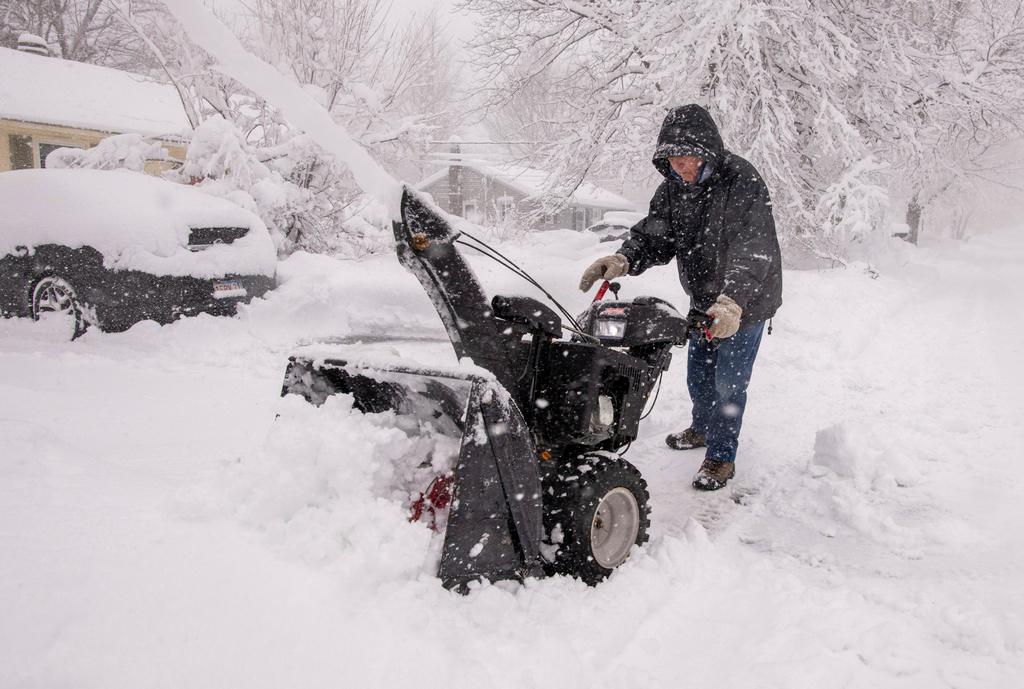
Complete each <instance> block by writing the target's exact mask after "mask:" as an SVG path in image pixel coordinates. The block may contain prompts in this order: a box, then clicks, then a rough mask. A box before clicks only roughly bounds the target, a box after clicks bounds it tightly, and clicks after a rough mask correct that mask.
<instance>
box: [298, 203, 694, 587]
mask: <svg viewBox="0 0 1024 689" xmlns="http://www.w3.org/2000/svg"><path fill="white" fill-rule="evenodd" d="M401 214H402V220H401V222H395V223H394V224H393V229H394V233H395V240H396V246H397V251H398V258H399V261H400V262H401V263H402V265H403V266H405V267H406V268H407V269H408V270H409V271H411V272H412V273H413V275H415V276H416V277H417V278H418V279H419V281H420V284H421V285H422V286H423V289H424V290H425V291H426V292H427V294H428V295H429V296H430V298H431V300H432V302H433V304H434V306H435V307H436V309H437V312H438V315H439V316H440V317H441V320H442V322H443V323H444V325H445V328H446V330H447V333H448V336H449V338H450V339H451V342H452V346H453V347H454V348H455V353H456V355H457V356H458V358H459V359H460V360H463V361H464V360H465V359H467V358H468V359H471V360H472V362H473V364H475V366H455V367H451V368H450V369H446V368H444V367H431V368H419V367H412V366H409V365H407V364H401V363H399V364H385V365H380V364H376V365H374V364H370V363H366V362H358V361H346V360H341V359H331V358H327V359H312V358H304V357H301V356H294V357H292V358H291V360H290V362H289V365H288V370H287V372H286V374H285V383H284V389H283V391H282V394H289V393H297V394H301V395H303V396H304V397H305V398H306V399H307V400H308V401H310V402H311V403H313V404H317V405H319V404H322V403H323V401H324V400H325V399H326V398H327V397H328V396H330V395H332V394H336V393H339V392H340V393H349V394H351V395H352V396H353V406H354V407H355V408H356V409H358V410H359V411H362V412H364V413H375V412H383V411H394V412H396V413H399V414H410V415H413V416H414V417H416V418H418V419H421V420H423V421H424V422H425V423H430V424H431V428H434V427H439V426H444V425H447V426H448V427H449V428H451V429H454V430H453V431H452V432H453V433H454V434H458V435H459V436H460V437H461V444H460V450H459V456H458V459H457V460H456V461H455V462H454V467H453V469H452V471H451V473H450V475H444V476H438V477H437V479H436V480H435V483H434V484H432V487H431V488H429V489H428V488H427V487H425V488H424V493H423V494H422V495H421V501H422V500H424V499H425V496H427V495H428V493H429V495H430V496H431V498H436V497H437V495H436V494H437V493H438V492H443V491H439V490H438V487H439V486H449V485H451V486H452V487H453V488H452V492H450V493H448V494H446V495H445V496H444V500H440V501H438V502H439V503H441V504H438V505H436V507H438V508H439V509H440V508H443V507H445V505H447V504H448V503H449V502H450V511H449V513H448V519H447V524H446V526H445V532H444V547H443V550H442V553H441V563H440V568H439V572H438V575H439V577H440V578H441V581H442V583H443V584H444V586H446V587H449V588H456V589H458V590H465V588H466V585H467V584H468V583H469V582H471V581H474V580H477V579H480V578H484V579H488V580H490V581H497V580H502V579H513V580H522V579H523V578H525V577H531V576H539V575H542V574H553V573H566V574H571V575H573V576H577V577H580V578H581V579H583V580H584V581H586V582H588V583H591V584H594V583H597V582H598V581H600V580H601V579H603V578H605V577H606V576H608V574H609V573H610V572H611V571H612V570H613V569H614V568H615V567H617V566H618V565H619V564H621V563H622V562H623V561H625V559H626V558H627V557H628V555H629V552H630V549H631V548H632V546H633V545H640V544H642V543H644V542H645V541H646V540H647V529H648V527H649V525H650V521H649V512H650V510H649V507H648V499H649V495H648V492H647V484H646V483H645V481H644V479H643V477H642V476H641V475H640V472H639V471H638V470H637V469H636V468H635V467H633V466H632V465H631V464H630V463H629V462H627V461H626V460H625V459H623V458H622V456H621V454H620V450H621V449H622V448H624V447H626V446H628V445H629V443H630V442H632V441H633V440H634V439H635V438H636V436H637V430H638V427H639V423H640V419H641V415H642V413H643V409H644V407H645V405H646V404H647V401H648V398H649V397H650V395H651V392H652V390H653V389H654V386H655V384H656V383H657V382H658V381H659V380H660V376H661V374H662V373H663V372H664V371H665V370H666V369H667V368H668V365H669V361H670V359H671V352H670V350H671V348H672V347H673V346H675V345H680V344H684V343H685V342H686V341H687V339H688V337H689V335H690V324H689V322H688V320H687V319H686V318H684V317H682V316H681V315H680V314H679V312H678V311H676V310H675V309H674V308H673V307H672V306H671V305H669V304H668V303H667V302H664V301H661V300H660V299H656V298H653V297H638V298H636V299H634V300H633V301H631V302H626V301H607V302H602V301H595V302H594V303H593V304H592V305H591V306H590V308H589V310H588V311H587V312H586V313H585V314H584V315H583V316H582V317H581V318H580V319H579V320H577V319H575V318H573V317H572V316H571V315H570V314H569V313H568V312H567V311H565V310H564V309H562V308H561V306H558V305H557V302H556V306H558V308H559V309H560V310H561V312H562V314H563V315H564V316H565V321H563V318H562V317H561V316H559V314H558V313H556V312H555V311H554V310H552V309H551V308H549V307H548V306H546V305H545V304H543V303H541V302H539V301H537V300H536V299H533V298H531V297H525V296H500V295H499V296H495V297H494V298H493V299H492V300H490V301H488V300H487V297H486V295H485V294H484V291H483V289H482V287H481V286H480V283H479V281H478V280H477V278H476V276H475V275H474V273H473V271H472V269H471V268H470V266H469V264H468V263H467V262H466V260H465V258H464V257H463V255H462V253H461V252H460V250H459V245H464V246H468V247H470V248H473V249H475V250H477V251H479V252H480V253H483V254H484V255H486V256H489V257H490V258H493V259H494V260H496V261H499V262H500V263H502V264H503V265H505V266H506V267H508V268H509V269H511V270H514V271H515V272H517V273H518V274H520V275H522V276H523V277H526V278H527V279H528V280H530V281H531V282H533V284H535V285H536V282H535V281H533V280H532V278H529V277H528V276H526V275H525V273H524V272H523V271H522V270H521V269H519V268H518V267H517V266H515V265H514V264H512V263H511V261H509V260H508V259H507V258H505V257H504V256H502V255H501V254H500V253H498V252H497V251H496V250H494V249H492V248H491V247H489V246H488V245H486V244H484V243H483V242H481V241H480V240H478V239H476V238H474V237H472V236H470V235H468V234H467V233H466V232H454V231H453V230H452V228H451V227H450V226H449V224H448V223H447V222H446V221H445V220H444V219H443V218H442V217H441V215H440V214H438V213H437V212H436V211H434V210H433V209H432V208H431V207H430V206H428V205H427V204H426V203H425V202H424V201H423V200H421V199H420V198H418V197H417V196H416V195H415V194H414V193H413V192H411V191H410V190H409V189H405V190H404V192H403V196H402V206H401ZM537 286H538V287H539V285H537ZM563 330H569V331H570V332H571V335H570V337H569V338H564V337H563ZM436 481H441V482H442V483H441V484H438V483H436ZM422 508H423V505H422V504H419V505H418V506H417V510H416V512H417V513H420V512H422Z"/></svg>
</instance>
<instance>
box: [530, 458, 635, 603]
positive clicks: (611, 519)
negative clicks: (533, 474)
mask: <svg viewBox="0 0 1024 689" xmlns="http://www.w3.org/2000/svg"><path fill="white" fill-rule="evenodd" d="M565 469H568V471H566V470H565ZM544 498H545V500H544V503H545V513H544V531H545V534H546V535H547V537H548V544H547V547H546V548H545V551H546V555H548V557H549V558H551V557H552V556H553V562H549V563H548V567H547V570H548V573H550V574H567V575H570V576H574V577H578V578H579V579H581V580H583V581H584V582H586V583H588V584H590V585H592V586H593V585H595V584H597V583H599V582H601V581H602V580H603V579H605V578H607V577H608V575H609V574H611V573H612V570H614V569H615V568H616V567H618V566H619V565H621V564H622V563H623V562H625V561H626V559H627V558H628V557H629V553H630V551H631V550H632V548H633V546H634V545H643V544H644V543H645V542H646V541H647V539H648V535H647V529H648V528H649V527H650V525H651V520H650V512H651V510H650V507H649V505H648V502H649V500H650V494H649V493H648V492H647V482H646V481H644V479H643V477H642V476H641V475H640V471H639V470H638V469H637V468H636V467H634V466H633V465H632V464H630V463H629V462H627V461H626V460H625V459H622V458H621V457H615V456H607V455H586V456H584V457H583V458H582V459H580V460H578V461H577V462H576V463H575V465H569V466H566V467H565V468H564V469H563V470H560V471H558V472H557V473H556V474H555V475H554V476H552V477H551V480H550V481H549V482H548V485H546V486H545V496H544Z"/></svg>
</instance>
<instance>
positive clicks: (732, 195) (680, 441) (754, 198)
mask: <svg viewBox="0 0 1024 689" xmlns="http://www.w3.org/2000/svg"><path fill="white" fill-rule="evenodd" d="M653 162H654V167H656V168H657V169H658V172H660V173H661V174H662V175H663V176H664V177H665V181H664V182H662V183H661V186H659V187H658V190H657V191H656V192H655V193H654V198H652V199H651V207H650V211H649V212H648V214H647V217H646V218H644V219H643V220H641V221H640V222H639V223H637V224H636V225H635V226H634V227H633V228H632V229H631V230H630V236H629V238H628V239H627V240H626V241H625V242H624V243H623V245H622V247H621V248H619V250H618V252H617V253H615V254H613V255H611V256H605V257H604V258H600V259H598V260H597V261H595V262H594V263H593V264H592V265H591V266H590V267H589V268H587V270H586V272H585V273H584V274H583V278H582V280H581V281H580V289H581V290H583V291H587V290H589V289H590V287H591V286H592V285H593V284H594V282H596V281H597V280H599V279H602V278H604V279H612V278H616V277H621V276H623V275H627V274H628V275H639V274H640V273H642V272H644V271H645V270H647V269H648V268H650V267H651V266H657V265H664V264H666V263H668V262H669V261H671V260H672V259H673V258H674V259H676V265H677V267H678V268H679V281H680V282H681V283H682V285H683V289H684V290H685V291H686V293H687V294H688V295H689V297H690V302H691V306H692V307H696V308H698V309H700V310H701V311H704V312H705V313H707V314H708V315H709V316H711V317H712V318H713V321H712V325H711V335H712V337H713V338H715V340H716V342H706V341H692V340H691V342H690V349H689V357H688V361H687V369H686V382H687V387H688V388H689V392H690V398H691V400H692V401H693V420H692V423H691V424H690V427H689V428H687V429H686V430H684V431H681V432H679V433H673V434H671V435H669V436H668V437H667V438H666V439H665V441H666V443H668V446H669V447H671V448H673V449H676V450H686V449H690V448H695V447H705V446H706V448H707V450H706V455H705V459H704V462H703V464H702V465H701V467H700V470H699V471H698V472H697V475H696V476H695V477H694V480H693V485H694V487H695V488H698V489H701V490H717V489H719V488H721V487H723V486H724V485H725V484H726V482H727V481H728V480H729V479H730V478H732V477H733V476H734V475H735V473H736V472H735V464H734V462H735V459H736V446H737V444H738V440H739V433H740V426H741V424H742V421H743V410H744V407H745V406H746V401H747V386H748V385H749V383H750V373H751V370H752V368H753V365H754V359H755V357H756V356H757V349H758V346H759V345H760V343H761V334H762V332H763V330H764V324H765V321H767V320H768V319H770V318H771V317H772V316H774V315H775V312H776V310H778V308H779V306H780V305H781V304H782V257H781V253H780V251H779V241H778V237H777V236H776V234H775V220H774V218H773V217H772V204H771V199H770V198H769V196H768V188H767V187H766V186H765V183H764V180H762V179H761V176H760V175H759V174H758V173H757V170H755V169H754V166H753V165H751V164H750V163H749V162H747V161H746V160H744V159H743V158H741V157H739V156H737V155H734V154H732V153H729V152H728V151H727V150H726V149H725V146H724V145H723V143H722V137H721V135H720V134H719V133H718V127H717V125H716V124H715V122H714V120H713V119H712V118H711V115H710V114H709V113H708V112H707V110H705V109H704V108H702V107H700V106H699V105H684V106H681V107H676V108H673V109H672V110H671V111H669V113H668V116H667V117H666V118H665V122H664V123H663V124H662V126H661V133H660V134H659V135H658V146H657V148H656V149H655V151H654V160H653ZM718 341H720V344H718ZM716 345H717V346H716Z"/></svg>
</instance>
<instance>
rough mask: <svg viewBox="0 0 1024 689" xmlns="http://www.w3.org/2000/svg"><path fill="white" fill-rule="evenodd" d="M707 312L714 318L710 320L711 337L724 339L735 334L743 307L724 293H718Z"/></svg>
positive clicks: (738, 327)
mask: <svg viewBox="0 0 1024 689" xmlns="http://www.w3.org/2000/svg"><path fill="white" fill-rule="evenodd" d="M707 313H708V315H709V316H711V317H712V318H714V319H715V320H713V321H712V322H711V328H710V330H711V337H717V338H718V339H720V340H724V339H725V338H727V337H732V336H733V335H735V334H736V331H737V330H739V329H740V317H741V316H742V315H743V309H742V308H741V307H740V305H739V304H737V303H736V302H734V301H733V300H732V299H730V298H729V297H727V296H725V295H724V294H719V295H718V299H715V303H714V304H712V305H711V308H710V309H708V312H707Z"/></svg>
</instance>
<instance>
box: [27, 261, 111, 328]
mask: <svg viewBox="0 0 1024 689" xmlns="http://www.w3.org/2000/svg"><path fill="white" fill-rule="evenodd" d="M31 306H32V320H35V321H39V320H44V319H48V318H49V317H51V316H57V317H63V318H62V320H63V321H64V323H66V327H61V326H57V328H56V330H57V331H59V332H60V333H61V337H62V339H63V337H64V336H65V335H66V336H67V339H69V340H75V339H77V338H79V337H81V336H82V335H84V334H85V331H86V330H87V329H88V328H89V326H90V325H93V324H94V323H95V317H94V316H92V315H91V314H92V311H93V310H92V309H91V308H89V307H88V305H86V304H84V303H83V302H82V300H81V299H80V298H79V296H78V291H77V290H76V289H75V287H74V285H72V284H71V283H70V282H69V281H68V280H66V279H65V278H62V277H60V276H58V275H45V276H43V277H41V278H39V279H38V280H36V282H35V283H34V284H33V285H32V291H31Z"/></svg>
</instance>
